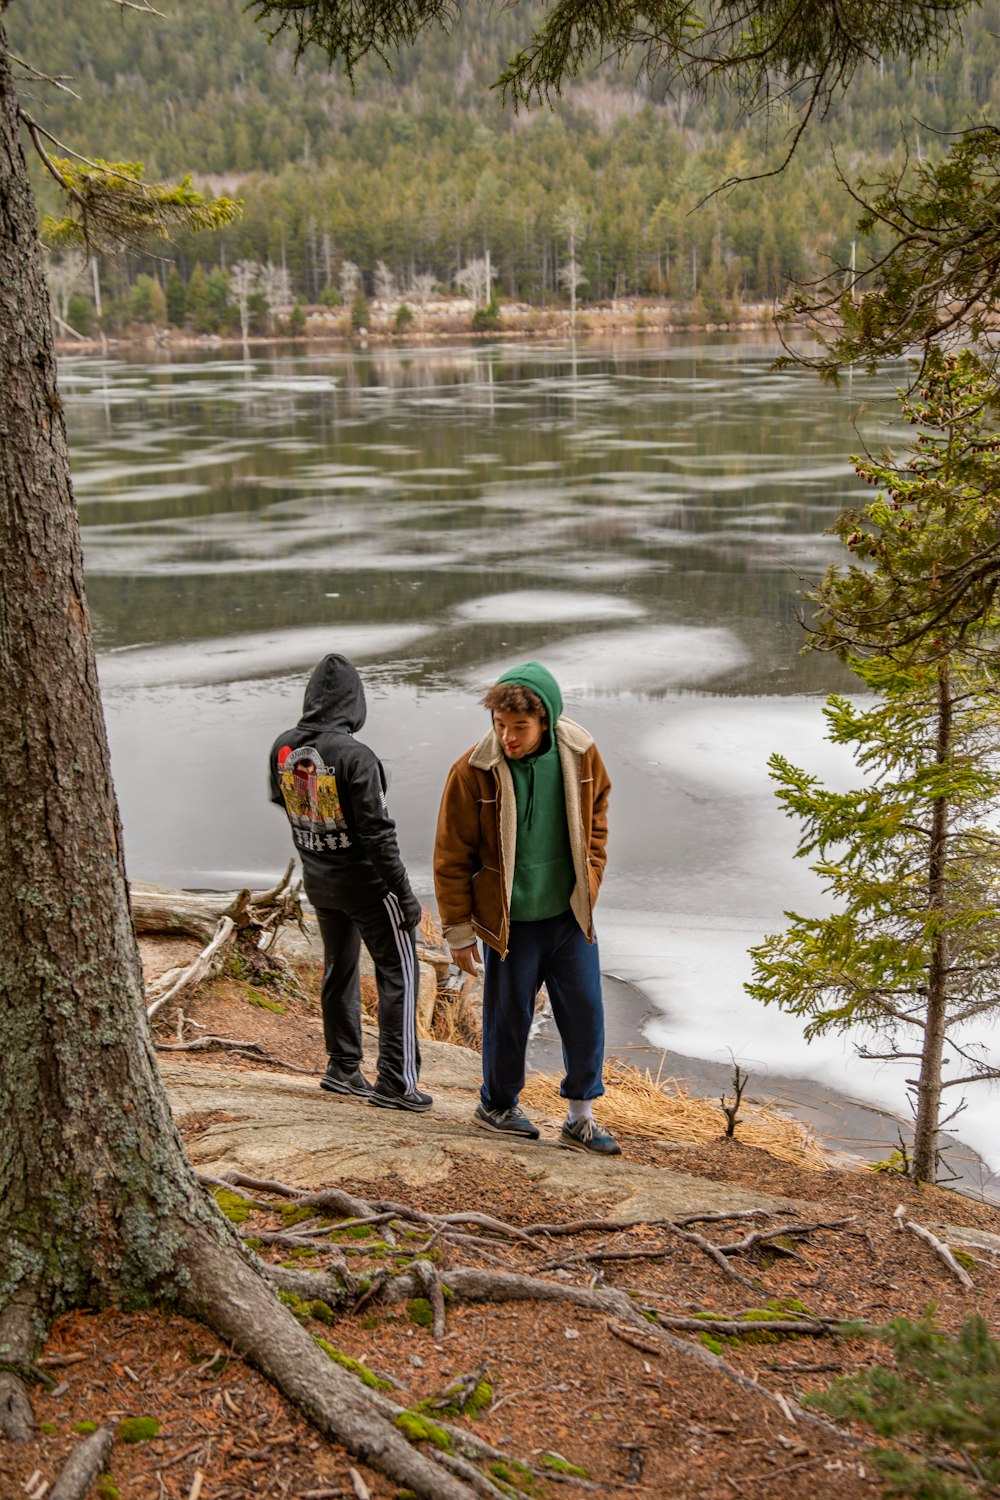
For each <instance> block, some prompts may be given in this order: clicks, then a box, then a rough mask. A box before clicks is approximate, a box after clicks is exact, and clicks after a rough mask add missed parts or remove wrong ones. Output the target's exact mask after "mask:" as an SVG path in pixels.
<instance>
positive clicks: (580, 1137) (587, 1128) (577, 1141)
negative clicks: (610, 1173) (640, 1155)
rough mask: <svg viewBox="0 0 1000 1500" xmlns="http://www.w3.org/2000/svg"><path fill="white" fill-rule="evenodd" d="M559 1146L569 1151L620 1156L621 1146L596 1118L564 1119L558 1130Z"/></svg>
mask: <svg viewBox="0 0 1000 1500" xmlns="http://www.w3.org/2000/svg"><path fill="white" fill-rule="evenodd" d="M559 1144H560V1146H568V1147H569V1149H570V1150H571V1151H592V1152H593V1153H594V1155H595V1156H621V1154H622V1148H621V1146H619V1144H618V1142H617V1141H616V1140H615V1138H614V1136H613V1135H612V1134H611V1131H610V1130H604V1129H602V1127H601V1126H600V1125H598V1123H597V1121H596V1120H589V1119H583V1120H564V1121H563V1128H562V1130H561V1131H560V1132H559Z"/></svg>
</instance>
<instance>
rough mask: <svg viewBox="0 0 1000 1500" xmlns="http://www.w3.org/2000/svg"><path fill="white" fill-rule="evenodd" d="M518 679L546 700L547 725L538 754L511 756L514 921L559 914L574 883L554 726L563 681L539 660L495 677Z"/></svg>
mask: <svg viewBox="0 0 1000 1500" xmlns="http://www.w3.org/2000/svg"><path fill="white" fill-rule="evenodd" d="M507 682H515V683H518V684H520V685H521V686H522V687H527V688H530V689H531V690H532V692H534V693H537V694H538V696H539V698H541V700H542V702H543V703H544V704H545V713H546V717H547V718H548V721H549V727H548V729H547V730H546V732H545V734H544V735H543V737H542V742H541V744H540V746H539V748H538V749H537V750H536V751H535V753H534V755H527V756H525V757H524V759H523V760H510V759H508V760H507V766H508V769H509V770H510V774H511V776H512V778H513V781H514V799H515V801H516V803H517V850H516V854H515V857H514V883H513V888H512V890H511V897H510V915H511V920H512V921H514V922H540V921H542V919H543V918H545V917H558V916H559V915H560V913H561V912H564V911H567V910H568V908H569V898H570V896H571V895H572V894H573V887H574V885H575V884H576V873H575V871H574V869H573V854H572V850H571V849H570V842H569V828H568V826H567V823H566V795H565V792H564V790H563V779H562V766H561V764H560V760H559V750H558V747H557V745H556V737H555V726H556V723H557V721H558V719H559V715H560V714H561V713H562V707H563V702H562V693H561V692H560V690H559V684H558V683H557V682H556V680H555V678H554V677H553V676H552V673H551V672H550V671H548V670H547V668H545V667H543V666H541V665H540V663H538V662H536V661H529V662H525V663H524V664H523V665H522V666H520V667H512V668H511V669H510V671H509V672H504V674H503V676H502V677H500V678H498V679H497V683H498V685H499V684H500V683H507Z"/></svg>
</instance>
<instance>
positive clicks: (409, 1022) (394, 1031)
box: [316, 891, 420, 1094]
mask: <svg viewBox="0 0 1000 1500" xmlns="http://www.w3.org/2000/svg"><path fill="white" fill-rule="evenodd" d="M316 920H317V922H318V923H319V930H320V933H321V935H322V938H323V957H324V964H323V987H322V990H321V991H320V1001H321V1004H322V1007H323V1036H324V1039H325V1041H326V1050H327V1052H328V1053H329V1056H330V1063H331V1065H332V1066H333V1067H334V1068H335V1069H336V1070H337V1071H338V1072H340V1073H342V1074H343V1075H344V1076H345V1077H346V1076H347V1075H348V1074H350V1073H353V1072H354V1070H355V1068H358V1067H360V1066H361V1057H362V1051H361V979H360V958H361V944H362V941H363V942H364V945H365V947H366V948H367V949H368V952H369V953H370V954H371V956H372V961H373V962H374V964H375V983H376V984H377V986H378V1041H379V1045H378V1082H379V1083H380V1084H382V1085H383V1087H384V1088H385V1089H387V1090H388V1091H389V1092H390V1093H393V1094H408V1093H410V1092H411V1091H412V1090H413V1089H415V1088H416V1086H417V1078H418V1075H419V1072H420V1048H419V1046H418V1045H417V989H416V986H417V945H416V940H415V938H414V934H413V929H412V928H407V927H405V926H404V925H403V914H402V911H401V910H400V905H399V901H398V899H397V897H396V896H394V895H393V893H392V892H391V891H387V892H386V893H385V895H384V896H382V897H377V896H372V895H371V894H370V893H367V892H366V893H365V894H364V895H363V896H362V897H361V898H360V899H359V900H358V902H357V904H355V903H353V902H352V903H350V904H348V903H347V901H346V900H345V901H343V902H342V906H341V907H340V908H336V909H335V908H333V907H329V906H317V907H316Z"/></svg>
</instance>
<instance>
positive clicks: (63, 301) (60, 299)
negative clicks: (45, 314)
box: [46, 246, 87, 323]
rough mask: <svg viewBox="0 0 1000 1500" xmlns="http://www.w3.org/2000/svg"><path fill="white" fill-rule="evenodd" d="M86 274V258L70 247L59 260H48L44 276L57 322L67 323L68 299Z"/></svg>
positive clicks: (80, 251)
mask: <svg viewBox="0 0 1000 1500" xmlns="http://www.w3.org/2000/svg"><path fill="white" fill-rule="evenodd" d="M86 274H87V257H86V256H85V255H84V253H83V251H82V250H77V249H76V248H75V247H73V246H71V247H70V249H69V250H67V251H66V252H65V254H64V255H63V256H62V257H61V258H60V259H59V260H50V261H49V264H48V267H47V270H46V275H47V278H48V283H49V291H50V292H51V293H52V296H53V298H54V299H55V304H56V308H57V310H58V316H59V321H60V322H61V323H67V322H68V321H69V299H70V297H72V295H73V293H74V292H75V291H76V290H77V288H78V287H80V286H82V284H83V278H84V277H85V275H86Z"/></svg>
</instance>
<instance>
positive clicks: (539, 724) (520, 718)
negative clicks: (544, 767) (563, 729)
mask: <svg viewBox="0 0 1000 1500" xmlns="http://www.w3.org/2000/svg"><path fill="white" fill-rule="evenodd" d="M548 727H549V721H548V719H547V718H546V717H545V715H544V714H528V713H501V712H500V710H499V709H494V711H493V728H494V729H495V730H496V734H497V739H498V740H499V741H500V743H501V745H502V746H503V753H504V755H506V756H507V758H508V760H523V759H524V757H525V756H526V755H534V753H535V751H536V750H537V749H538V747H539V745H540V744H541V743H542V735H543V734H544V733H545V731H546V729H548Z"/></svg>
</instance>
